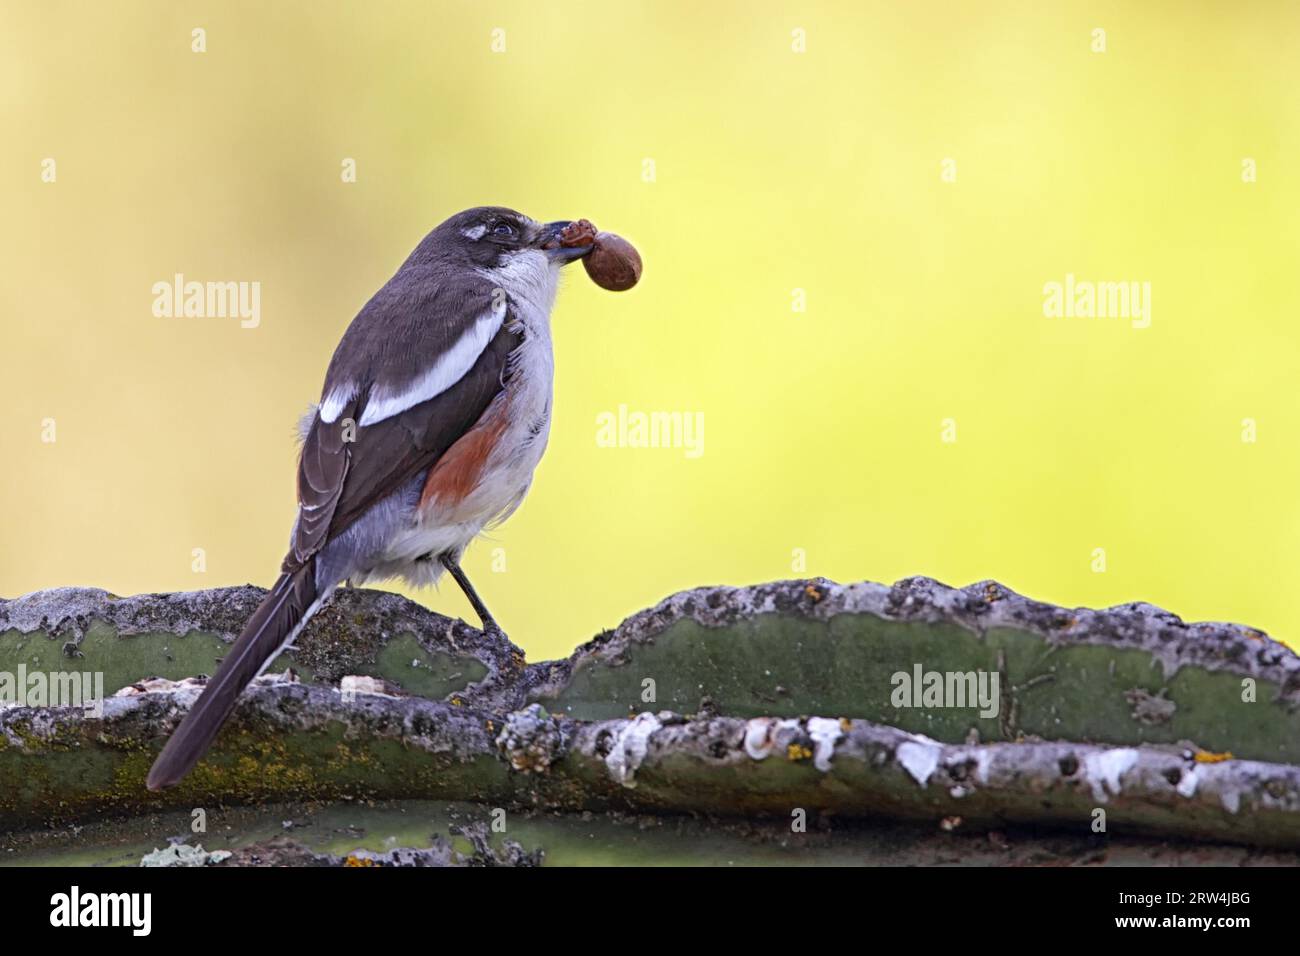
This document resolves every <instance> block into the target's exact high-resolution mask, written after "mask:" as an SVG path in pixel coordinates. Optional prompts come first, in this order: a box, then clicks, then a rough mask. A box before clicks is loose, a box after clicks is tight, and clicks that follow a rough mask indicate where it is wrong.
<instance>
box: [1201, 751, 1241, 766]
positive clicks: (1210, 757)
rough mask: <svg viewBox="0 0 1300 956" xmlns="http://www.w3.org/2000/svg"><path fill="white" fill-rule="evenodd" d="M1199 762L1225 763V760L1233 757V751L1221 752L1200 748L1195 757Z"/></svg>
mask: <svg viewBox="0 0 1300 956" xmlns="http://www.w3.org/2000/svg"><path fill="white" fill-rule="evenodd" d="M1193 759H1194V760H1195V761H1196V762H1197V763H1223V761H1225V760H1231V759H1232V751H1231V750H1225V751H1224V752H1223V753H1221V754H1216V753H1212V752H1211V751H1209V750H1198V751H1196V756H1195V757H1194V758H1193Z"/></svg>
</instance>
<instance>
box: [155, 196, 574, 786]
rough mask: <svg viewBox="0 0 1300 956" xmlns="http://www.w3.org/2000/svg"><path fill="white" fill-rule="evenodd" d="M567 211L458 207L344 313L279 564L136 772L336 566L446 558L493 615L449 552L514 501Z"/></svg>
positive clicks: (174, 753)
mask: <svg viewBox="0 0 1300 956" xmlns="http://www.w3.org/2000/svg"><path fill="white" fill-rule="evenodd" d="M573 225H574V224H571V223H569V222H567V221H566V222H552V223H540V222H536V221H534V220H532V219H530V218H528V217H527V216H524V215H521V214H520V213H517V212H515V211H513V210H510V209H503V208H499V207H480V208H477V209H469V210H466V211H465V212H462V213H458V214H457V215H455V216H452V217H451V218H450V219H448V220H447V221H446V222H444V223H443V224H442V225H440V226H438V227H437V228H436V229H434V230H433V231H432V232H431V233H429V234H428V235H427V236H425V238H424V239H423V240H422V241H421V242H420V244H419V245H418V246H416V248H415V251H414V252H412V253H411V255H410V257H409V258H408V259H407V260H406V262H404V263H403V264H402V267H401V268H400V269H398V270H397V273H396V274H395V275H394V276H393V277H392V278H391V279H390V280H388V283H387V284H386V285H384V287H383V288H382V289H380V290H379V291H378V292H377V293H375V295H374V297H373V298H371V300H370V301H369V302H367V303H366V305H365V307H364V308H363V309H362V310H361V312H360V313H359V314H358V315H357V317H356V318H355V319H353V320H352V324H351V325H350V326H349V327H348V329H347V331H346V332H345V333H344V334H343V339H342V341H340V342H339V345H338V348H337V349H335V351H334V357H333V359H332V360H331V361H330V365H329V370H328V372H327V373H326V375H325V386H324V388H323V389H322V391H321V400H320V404H319V405H318V406H316V407H315V408H314V409H313V410H312V411H311V412H309V413H308V415H307V416H306V417H305V418H304V419H303V421H302V424H301V429H300V430H301V433H302V453H301V455H300V457H299V461H298V516H297V520H296V521H295V523H294V527H293V533H292V535H291V536H290V544H289V553H288V554H287V555H286V556H285V559H284V562H283V564H282V565H281V574H280V578H279V580H277V581H276V582H275V586H274V587H272V588H271V591H270V593H269V594H268V595H267V596H266V598H265V600H263V601H262V603H261V605H259V606H258V608H257V610H256V611H255V612H254V613H253V616H252V617H251V618H250V619H249V621H248V624H247V625H246V626H245V627H244V630H243V632H242V633H241V634H240V635H239V638H238V639H237V640H236V641H235V643H234V645H233V646H232V647H231V648H230V650H229V652H228V653H227V654H226V657H225V658H224V660H223V661H222V662H221V665H220V667H219V668H218V670H217V673H216V675H215V676H214V677H213V678H212V679H211V680H210V681H209V682H208V683H207V686H206V687H205V688H204V690H203V693H202V695H201V696H200V697H199V699H198V700H197V702H196V703H195V704H194V706H193V708H191V710H190V712H189V713H188V714H187V715H186V717H185V719H184V720H183V721H182V722H181V725H180V727H178V728H177V729H176V732H175V733H173V734H172V736H171V739H169V740H168V741H167V744H166V746H165V747H163V750H162V753H161V754H159V756H158V759H157V760H156V761H155V762H154V765H153V768H152V769H151V770H150V771H149V778H148V786H149V789H151V790H157V789H160V788H162V787H167V786H171V785H172V784H175V783H176V782H178V781H179V780H180V779H181V778H182V777H184V776H185V774H187V773H188V772H189V771H190V769H191V768H192V767H193V766H194V765H195V764H196V763H197V762H198V760H199V758H200V757H202V756H203V754H204V753H206V752H207V749H208V747H209V746H211V744H212V741H213V740H214V739H215V738H216V735H217V732H218V731H219V730H220V729H221V725H222V724H223V723H224V722H225V720H226V718H227V717H228V716H229V715H230V712H231V711H232V710H233V709H234V707H235V702H236V700H237V699H238V697H239V694H240V692H241V691H242V690H243V689H244V687H246V686H247V685H248V683H249V682H250V681H251V680H253V678H255V677H257V676H258V675H259V674H261V673H262V671H263V670H265V669H266V667H267V666H268V665H269V664H270V663H271V661H273V660H274V659H275V658H276V657H277V656H278V655H279V654H280V652H281V651H283V650H284V649H286V648H287V647H290V646H292V644H293V641H294V639H295V638H296V637H297V636H298V634H299V632H300V631H301V630H302V628H303V626H304V625H305V624H306V623H307V621H308V620H309V619H310V618H311V616H312V615H313V614H314V613H315V612H316V611H317V609H319V608H320V607H321V605H322V604H323V603H324V602H325V601H326V600H328V599H329V597H330V595H331V593H333V591H334V589H335V588H336V587H337V586H338V585H339V584H340V583H341V582H343V581H349V582H351V583H352V584H354V585H355V584H361V583H363V582H366V581H373V580H379V579H383V578H391V577H402V578H405V579H406V580H407V581H409V582H410V583H411V584H413V585H416V586H419V585H425V584H430V583H432V582H434V581H436V580H437V579H438V577H439V576H440V575H441V573H442V572H443V571H444V570H446V571H448V572H450V574H451V576H452V577H453V578H454V579H455V580H456V583H457V584H459V585H460V587H461V589H462V590H463V591H464V592H465V596H466V597H467V598H468V599H469V601H470V603H471V604H472V605H473V607H474V610H475V612H476V613H477V614H478V616H479V618H480V620H481V622H482V625H483V628H484V630H490V631H499V628H498V627H497V624H496V622H495V621H494V620H493V618H492V615H491V614H489V613H488V609H487V608H486V607H485V606H484V605H483V601H482V600H481V599H480V598H479V596H478V594H477V593H476V592H475V591H474V588H473V586H472V585H471V584H470V581H469V578H467V577H466V576H465V572H464V571H463V570H461V567H460V557H461V554H462V553H463V552H464V550H465V548H466V546H467V545H468V544H469V543H470V542H471V541H472V540H473V539H474V538H475V537H476V536H477V535H478V534H479V532H481V531H482V530H483V529H484V527H486V526H487V525H489V524H493V523H495V522H498V521H501V520H504V519H505V518H506V517H508V516H509V515H510V514H511V513H512V512H514V510H515V509H516V508H518V507H519V504H520V502H521V501H522V500H523V498H524V495H526V494H527V493H528V487H529V485H530V484H531V482H532V479H533V469H535V468H536V467H537V463H538V461H539V460H540V459H541V457H542V452H543V451H544V450H545V448H546V439H547V435H548V433H549V430H550V425H551V379H552V372H553V369H554V364H553V360H552V355H551V332H550V314H551V307H552V305H553V304H554V301H555V291H556V285H557V282H558V279H559V273H560V268H561V267H562V266H563V265H564V264H565V263H567V262H571V261H573V260H575V259H578V258H580V257H582V256H583V255H586V254H587V253H589V252H590V251H591V246H590V244H588V245H576V246H575V245H572V244H571V243H569V242H562V236H561V234H562V233H563V234H565V237H566V238H567V237H568V235H569V233H566V232H565V230H566V229H570V231H572V229H571V227H572V226H573ZM583 225H584V227H587V229H588V231H589V227H590V224H589V223H585V222H584V223H583ZM586 241H587V242H588V243H590V239H587V240H586Z"/></svg>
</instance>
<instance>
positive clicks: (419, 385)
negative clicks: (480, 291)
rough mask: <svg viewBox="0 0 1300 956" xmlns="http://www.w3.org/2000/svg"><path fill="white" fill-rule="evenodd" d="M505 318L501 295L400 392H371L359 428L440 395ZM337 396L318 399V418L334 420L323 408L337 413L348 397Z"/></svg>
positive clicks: (471, 364)
mask: <svg viewBox="0 0 1300 956" xmlns="http://www.w3.org/2000/svg"><path fill="white" fill-rule="evenodd" d="M505 318H506V302H505V298H504V297H501V299H500V301H499V302H494V303H493V305H492V309H491V310H490V311H489V312H485V313H484V314H483V315H481V316H479V317H478V319H477V320H476V321H475V323H474V324H473V325H472V326H471V327H470V328H469V330H468V331H467V332H466V333H465V334H464V335H462V336H461V337H460V339H458V340H457V342H456V344H455V345H453V346H452V347H451V348H449V349H448V350H447V351H446V352H443V353H442V354H441V355H439V356H438V359H437V361H435V362H434V363H433V367H432V368H430V369H429V370H428V371H427V372H425V373H424V374H423V375H421V376H420V377H419V378H417V379H416V380H415V381H414V382H412V383H411V384H410V385H409V386H408V387H407V388H406V389H404V390H402V391H400V392H391V391H388V390H386V389H383V388H380V389H377V390H376V391H375V393H374V394H373V395H372V396H371V398H370V401H369V402H367V403H366V410H365V412H364V413H362V415H361V421H359V422H357V424H358V425H360V426H361V427H362V428H364V427H366V426H367V425H373V424H375V423H376V422H382V421H383V420H384V419H385V418H391V417H392V416H394V415H398V414H400V413H402V412H404V411H406V410H407V409H408V408H413V407H414V406H416V405H419V404H420V403H421V402H427V401H428V400H429V399H431V398H434V397H435V396H438V395H441V394H442V393H443V392H445V391H446V390H447V389H449V388H451V387H452V386H453V385H455V384H456V383H457V382H459V381H460V380H461V379H462V378H464V377H465V375H466V374H467V373H468V372H469V370H470V369H471V368H473V367H474V363H475V362H477V361H478V358H479V356H480V355H482V354H483V350H484V349H486V348H487V346H488V343H489V342H491V341H492V337H493V336H494V335H496V334H497V332H498V331H499V330H500V329H501V323H502V322H504V321H505ZM349 397H350V396H348V397H344V398H342V399H341V400H338V402H337V405H336V404H335V397H334V393H330V394H329V395H328V396H326V398H325V401H324V402H322V403H321V421H324V422H329V421H333V419H332V418H326V417H325V414H326V411H327V410H329V411H333V413H334V415H335V416H337V415H338V410H339V409H341V408H342V407H343V405H345V404H346V403H347V398H349Z"/></svg>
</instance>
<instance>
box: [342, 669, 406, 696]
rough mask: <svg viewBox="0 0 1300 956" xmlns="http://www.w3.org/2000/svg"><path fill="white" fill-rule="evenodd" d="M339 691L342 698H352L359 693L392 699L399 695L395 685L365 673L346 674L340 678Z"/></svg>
mask: <svg viewBox="0 0 1300 956" xmlns="http://www.w3.org/2000/svg"><path fill="white" fill-rule="evenodd" d="M339 693H340V694H342V695H343V699H344V700H353V699H355V698H356V697H358V696H360V695H365V696H370V697H390V698H393V699H396V698H398V697H400V696H401V695H400V694H399V693H398V692H397V687H396V685H394V684H390V683H389V682H388V681H386V680H382V679H381V678H378V677H370V676H367V675H365V674H347V675H345V676H344V677H342V678H340V679H339Z"/></svg>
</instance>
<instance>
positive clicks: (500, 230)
mask: <svg viewBox="0 0 1300 956" xmlns="http://www.w3.org/2000/svg"><path fill="white" fill-rule="evenodd" d="M514 234H515V227H514V226H512V225H510V223H508V222H499V223H497V224H496V225H495V226H493V227H492V235H494V236H501V237H502V238H505V239H509V238H510V237H511V236H513V235H514Z"/></svg>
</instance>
